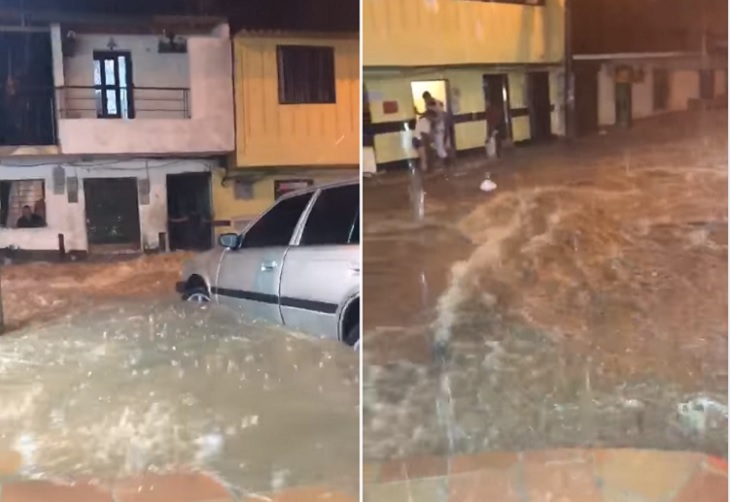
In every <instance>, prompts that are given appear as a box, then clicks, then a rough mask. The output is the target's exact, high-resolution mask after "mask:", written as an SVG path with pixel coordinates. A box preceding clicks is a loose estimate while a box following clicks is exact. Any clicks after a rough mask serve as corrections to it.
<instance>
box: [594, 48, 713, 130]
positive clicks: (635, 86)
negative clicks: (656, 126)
mask: <svg viewBox="0 0 730 502" xmlns="http://www.w3.org/2000/svg"><path fill="white" fill-rule="evenodd" d="M618 64H620V63H617V62H610V63H604V64H603V65H602V66H601V71H600V72H599V74H598V103H597V106H598V124H599V126H610V125H614V124H615V123H616V83H615V80H614V69H615V67H616V66H617V65H618ZM634 66H641V67H642V68H643V70H644V78H643V80H642V81H640V82H634V83H632V85H631V99H632V103H631V107H632V115H633V118H634V119H641V118H646V117H652V116H654V115H659V114H662V113H666V112H672V111H681V110H687V109H688V105H689V100H690V99H694V98H698V97H699V95H700V77H699V71H698V67H697V66H696V64H686V63H683V62H676V61H662V62H656V61H655V62H641V63H634ZM686 66H689V68H687V67H686ZM683 67H684V68H683ZM659 68H664V69H667V70H668V72H669V100H668V103H667V107H666V109H664V110H655V109H654V74H653V70H655V69H659ZM725 74H726V72H725V70H722V69H717V70H715V78H716V81H717V80H720V81H722V79H723V78H724V75H725ZM716 94H717V91H716Z"/></svg>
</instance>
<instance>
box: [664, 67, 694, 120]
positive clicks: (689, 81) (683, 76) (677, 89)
mask: <svg viewBox="0 0 730 502" xmlns="http://www.w3.org/2000/svg"><path fill="white" fill-rule="evenodd" d="M699 97H700V74H699V72H698V71H697V70H694V69H692V70H675V71H673V72H672V73H670V75H669V109H670V110H673V111H679V110H686V109H687V108H688V107H689V106H688V104H689V100H690V99H693V98H699Z"/></svg>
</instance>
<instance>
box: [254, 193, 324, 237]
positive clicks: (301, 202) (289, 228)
mask: <svg viewBox="0 0 730 502" xmlns="http://www.w3.org/2000/svg"><path fill="white" fill-rule="evenodd" d="M311 198H312V194H311V193H306V194H302V195H297V196H296V197H289V198H286V199H283V200H281V201H280V202H279V203H278V204H276V205H275V206H274V207H272V208H271V209H270V210H269V211H268V212H267V213H266V214H265V215H263V216H262V217H261V218H260V219H259V220H258V221H257V222H256V223H254V225H253V226H252V227H251V228H249V229H248V230H247V231H246V233H245V234H244V236H243V243H242V245H241V247H244V248H262V247H275V246H288V245H289V241H291V237H292V234H294V230H295V229H296V227H297V223H298V222H299V218H300V217H301V216H302V213H303V212H304V210H305V209H306V208H307V204H309V200H310V199H311Z"/></svg>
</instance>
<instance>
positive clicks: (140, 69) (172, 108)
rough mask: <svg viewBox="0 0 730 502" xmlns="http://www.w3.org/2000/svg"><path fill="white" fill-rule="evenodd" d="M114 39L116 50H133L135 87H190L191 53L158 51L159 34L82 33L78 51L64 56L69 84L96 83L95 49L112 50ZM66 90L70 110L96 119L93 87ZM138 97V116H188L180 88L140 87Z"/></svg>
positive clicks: (136, 95)
mask: <svg viewBox="0 0 730 502" xmlns="http://www.w3.org/2000/svg"><path fill="white" fill-rule="evenodd" d="M111 40H113V41H114V45H115V48H114V50H115V51H125V52H126V51H128V52H130V53H131V59H132V70H133V71H132V78H133V83H134V86H135V87H163V88H169V89H172V88H188V87H190V65H189V59H190V58H189V57H188V54H160V53H158V51H157V44H158V41H159V37H158V36H155V35H91V34H79V35H78V36H77V37H76V50H75V53H74V55H73V56H71V57H66V58H64V59H63V74H64V81H65V85H66V86H70V87H75V86H77V87H87V88H88V87H91V86H93V85H94V51H108V50H110V49H109V43H110V41H111ZM64 94H65V96H64V98H65V100H66V103H67V104H68V105H69V106H70V108H71V110H70V113H72V114H73V116H74V117H75V118H93V119H96V103H95V102H94V100H93V98H94V91H93V89H67V90H66V91H65V92H64ZM134 97H135V108H136V110H137V113H136V117H137V118H138V119H180V118H183V117H184V115H183V113H182V111H183V106H184V105H183V101H182V100H183V98H184V96H183V94H182V93H181V92H179V91H171V90H170V91H152V90H144V89H140V90H139V91H138V92H136V93H135V96H134ZM155 98H156V99H155ZM153 99H154V100H153ZM79 105H81V106H79ZM150 110H155V111H150ZM67 116H68V114H67Z"/></svg>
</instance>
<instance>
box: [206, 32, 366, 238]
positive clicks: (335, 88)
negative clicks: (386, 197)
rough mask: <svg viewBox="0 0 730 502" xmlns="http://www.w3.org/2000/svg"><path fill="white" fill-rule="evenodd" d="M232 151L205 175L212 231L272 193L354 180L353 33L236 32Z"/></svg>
mask: <svg viewBox="0 0 730 502" xmlns="http://www.w3.org/2000/svg"><path fill="white" fill-rule="evenodd" d="M233 47H234V79H235V106H236V110H235V116H236V151H235V153H234V154H233V155H232V156H231V158H230V159H229V167H228V169H226V170H221V171H219V172H216V173H215V174H214V176H213V189H212V192H213V206H214V207H213V210H214V213H215V220H216V222H217V230H218V232H219V233H221V232H225V231H228V230H230V229H233V228H236V227H240V226H241V225H242V224H243V222H245V221H247V220H249V219H251V218H253V217H255V216H256V215H257V214H259V213H260V212H261V211H263V210H264V209H266V207H268V206H269V205H270V204H271V203H272V202H273V201H274V200H275V197H276V191H277V189H278V190H281V191H284V190H285V189H289V188H295V187H296V186H303V185H305V184H307V183H310V182H312V183H320V182H326V181H330V180H335V179H342V178H352V177H356V176H358V172H359V162H360V144H359V143H360V139H359V138H360V123H359V122H360V88H361V86H360V79H359V74H360V60H359V40H358V35H357V34H340V35H332V34H328V35H318V34H306V35H305V34H293V33H281V32H267V33H258V32H257V33H251V32H243V33H240V34H238V35H237V36H236V37H235V38H234V40H233Z"/></svg>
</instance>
